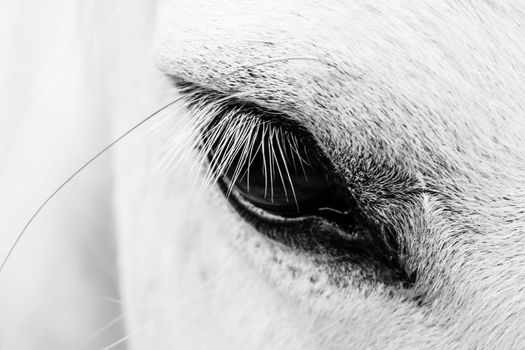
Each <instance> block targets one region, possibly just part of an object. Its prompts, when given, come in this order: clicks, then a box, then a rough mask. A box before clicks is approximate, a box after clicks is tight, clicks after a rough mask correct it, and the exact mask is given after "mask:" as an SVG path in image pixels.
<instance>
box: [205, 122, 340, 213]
mask: <svg viewBox="0 0 525 350" xmlns="http://www.w3.org/2000/svg"><path fill="white" fill-rule="evenodd" d="M290 129H291V128H287V127H286V125H280V124H278V123H277V122H276V121H268V120H261V119H260V118H258V117H256V116H253V115H241V116H239V115H237V119H232V120H229V121H224V120H223V121H222V122H219V123H215V124H212V126H211V127H210V128H209V129H208V132H207V133H205V135H213V136H209V138H211V139H212V141H210V140H207V141H208V145H209V146H208V149H209V152H208V153H209V160H210V164H211V166H212V168H213V169H214V171H215V172H216V175H217V176H219V178H220V180H221V181H222V183H223V185H224V187H225V188H226V191H227V194H228V195H230V194H231V192H232V191H233V192H235V194H236V195H237V196H239V197H240V198H242V199H243V200H244V201H246V202H248V203H250V204H251V205H253V206H254V207H256V208H258V209H261V210H263V211H265V212H267V213H269V214H273V215H277V216H281V217H287V218H294V217H303V216H309V215H320V216H324V214H330V215H334V213H345V212H347V211H348V210H349V205H348V204H347V203H346V201H345V200H344V199H343V198H342V196H341V195H340V191H338V187H337V185H336V183H335V182H334V181H333V180H332V178H331V176H330V174H328V172H327V170H326V168H325V166H324V165H323V164H322V162H321V161H320V160H319V158H318V156H317V155H316V153H315V152H314V151H313V150H312V149H311V147H310V146H309V142H306V141H305V140H304V137H303V136H302V135H297V133H296V132H295V131H292V130H290Z"/></svg>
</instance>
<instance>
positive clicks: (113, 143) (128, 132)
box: [0, 57, 333, 272]
mask: <svg viewBox="0 0 525 350" xmlns="http://www.w3.org/2000/svg"><path fill="white" fill-rule="evenodd" d="M290 61H312V62H317V63H320V64H323V65H326V66H327V67H333V65H332V64H330V63H329V62H326V61H324V60H322V59H319V58H315V57H284V58H276V59H272V60H266V61H262V62H257V63H250V64H245V65H241V66H239V67H238V68H236V69H234V70H232V71H231V72H229V73H226V74H224V75H222V76H220V77H219V78H217V79H215V80H214V81H212V83H217V82H220V81H222V80H223V79H225V78H227V77H229V76H232V75H235V74H237V73H239V72H242V71H245V70H246V69H250V68H254V67H260V66H263V65H268V64H275V63H280V62H290ZM181 92H183V93H186V92H187V91H181ZM190 94H191V92H190ZM181 99H182V97H180V98H177V99H175V100H173V101H171V102H169V103H167V104H166V105H164V106H163V107H161V108H160V109H158V110H157V111H155V112H154V113H152V114H150V115H149V116H148V117H146V118H144V119H143V120H141V121H140V122H138V123H137V124H135V125H134V126H133V127H131V128H130V129H128V130H127V131H126V132H124V133H123V134H122V135H121V136H119V137H118V138H116V139H115V140H114V141H112V142H111V143H109V144H108V145H107V146H106V147H104V148H103V149H102V150H100V151H99V152H97V153H96V154H95V155H94V156H92V157H91V158H89V159H88V160H87V161H86V162H85V163H84V164H83V165H82V166H81V167H80V168H78V169H77V170H76V171H75V172H73V173H72V174H71V175H70V176H69V177H68V178H67V179H65V180H64V182H62V183H61V184H60V185H59V186H58V187H57V188H56V189H55V190H54V191H53V192H52V193H51V194H50V195H49V196H48V197H47V198H46V199H45V200H44V201H43V202H42V204H40V206H38V207H37V209H36V210H35V211H34V212H33V214H32V215H31V217H30V218H29V219H28V220H27V221H26V223H25V225H24V227H23V228H22V230H20V232H19V233H18V235H17V236H16V238H15V240H14V242H13V243H12V244H11V246H10V247H9V250H8V251H7V254H6V255H5V256H4V258H3V259H2V263H1V264H0V272H1V271H3V269H4V267H5V265H6V263H7V261H8V260H9V258H10V257H11V255H12V254H13V252H14V250H15V248H16V247H17V246H18V244H19V242H20V240H21V239H22V236H23V235H24V233H25V232H26V231H27V229H28V228H29V226H30V225H31V224H32V222H33V221H34V220H35V218H36V217H37V216H38V215H39V214H40V212H41V211H42V210H43V209H44V208H45V207H46V206H47V204H48V203H49V202H50V201H51V200H52V199H53V198H54V197H55V196H56V195H57V194H58V193H59V192H60V191H61V190H62V189H63V188H64V187H65V186H67V185H68V184H69V183H70V182H71V181H72V180H73V179H74V178H75V177H76V176H77V175H78V174H80V173H82V172H83V171H84V169H86V168H87V167H89V166H90V165H91V164H92V163H93V162H94V161H96V160H97V159H98V158H100V156H102V155H103V154H105V153H106V152H107V151H108V150H109V149H111V148H113V147H114V146H115V145H116V144H118V143H119V142H120V141H121V140H123V139H124V138H126V137H127V136H128V135H130V134H131V133H133V132H134V131H135V130H137V129H139V128H141V127H142V126H143V125H145V124H146V123H147V122H148V121H150V120H151V119H153V118H155V117H157V115H158V114H160V113H161V112H163V111H165V110H167V109H168V108H170V107H171V106H173V105H175V104H176V103H178V102H179V101H180V100H181ZM198 120H200V122H201V123H203V122H205V120H206V119H205V118H198ZM194 130H195V129H194ZM197 130H200V129H199V128H197ZM190 145H191V143H190ZM177 154H178V156H175V155H174V156H173V158H172V162H173V161H175V162H178V161H179V160H180V159H182V158H184V157H183V156H182V157H181V156H180V155H181V154H183V151H180V152H179V153H177ZM201 156H202V155H201Z"/></svg>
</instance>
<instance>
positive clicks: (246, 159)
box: [160, 93, 308, 207]
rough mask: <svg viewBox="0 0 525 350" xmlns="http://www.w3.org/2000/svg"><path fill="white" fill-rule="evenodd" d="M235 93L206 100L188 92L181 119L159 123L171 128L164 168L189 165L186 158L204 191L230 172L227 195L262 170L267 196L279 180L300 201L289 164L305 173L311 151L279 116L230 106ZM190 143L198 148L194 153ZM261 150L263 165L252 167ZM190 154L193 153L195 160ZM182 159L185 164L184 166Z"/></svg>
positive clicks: (290, 194) (199, 189)
mask: <svg viewBox="0 0 525 350" xmlns="http://www.w3.org/2000/svg"><path fill="white" fill-rule="evenodd" d="M195 97H197V98H195ZM232 98H238V96H233V97H230V98H222V99H219V100H217V101H214V102H210V101H208V100H204V98H201V97H198V94H195V93H194V94H193V95H191V96H190V97H188V98H186V100H185V101H186V102H184V104H183V106H182V109H184V110H185V111H186V113H185V115H183V116H182V117H181V118H179V121H178V123H174V124H173V125H171V126H170V127H166V126H165V127H163V128H161V129H164V130H169V131H173V135H169V136H168V142H167V144H166V145H165V146H164V147H163V148H162V153H163V154H162V155H161V158H163V159H164V160H161V161H160V163H161V164H164V166H163V167H162V169H163V170H164V171H166V172H167V176H169V173H170V172H171V171H178V170H179V169H182V168H184V171H188V164H192V165H193V166H192V170H191V172H190V174H191V175H190V176H192V177H193V178H194V179H198V180H196V183H194V184H193V186H194V187H198V191H197V192H198V193H200V194H202V193H206V192H208V191H209V190H210V189H211V188H212V187H213V186H214V185H215V184H216V183H217V181H218V180H219V179H220V178H221V176H222V175H224V174H226V173H228V174H231V179H229V184H228V187H227V189H226V195H227V196H229V195H231V192H232V191H233V189H234V186H235V183H236V181H237V180H239V179H243V178H246V182H247V186H248V188H249V183H250V176H251V172H253V171H261V172H262V175H263V178H264V187H265V194H264V196H265V197H268V196H269V197H270V200H271V201H273V200H274V194H275V186H276V184H277V182H276V181H278V183H280V184H281V185H282V189H283V191H284V195H285V197H286V199H287V200H289V197H291V198H293V200H294V202H295V204H296V206H297V207H298V201H297V196H296V193H295V188H294V184H293V181H292V175H291V173H290V170H291V168H290V166H291V165H290V166H289V165H288V164H289V163H290V162H291V163H292V164H293V167H294V168H295V167H296V164H297V163H298V164H299V166H300V167H301V169H302V170H303V173H304V175H305V177H306V170H305V164H308V161H307V160H306V159H304V158H305V157H307V155H301V152H300V151H299V143H298V140H297V138H296V137H295V136H294V135H293V134H291V133H290V132H287V131H284V130H282V129H281V128H280V127H279V126H278V125H276V124H275V122H270V121H267V120H262V119H260V118H259V117H257V116H255V115H253V114H251V113H250V112H244V111H242V109H241V108H234V109H231V106H229V103H231V99H232ZM188 101H190V102H188ZM189 149H193V150H195V151H196V152H194V153H193V154H191V153H190V152H188V150H189ZM257 154H260V155H261V156H262V169H260V170H259V169H251V168H250V165H251V164H252V162H253V160H254V158H255V156H256V155H257ZM210 155H211V156H210ZM188 157H193V158H194V159H193V161H192V160H190V159H189V158H188ZM182 164H184V165H185V166H184V167H180V166H179V165H182ZM166 165H168V166H166ZM197 181H198V183H197Z"/></svg>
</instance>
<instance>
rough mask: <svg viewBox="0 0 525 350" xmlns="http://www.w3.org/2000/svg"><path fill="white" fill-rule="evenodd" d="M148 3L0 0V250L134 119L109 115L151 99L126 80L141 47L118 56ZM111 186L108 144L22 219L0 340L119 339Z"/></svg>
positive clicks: (2, 296) (96, 343)
mask: <svg viewBox="0 0 525 350" xmlns="http://www.w3.org/2000/svg"><path fill="white" fill-rule="evenodd" d="M143 2H144V1H143ZM151 4H152V2H150V3H149V5H144V4H140V2H139V1H129V0H128V1H126V0H124V1H123V0H47V1H36V0H2V1H0V258H2V259H3V257H4V256H5V255H6V254H7V252H8V250H9V247H10V245H11V244H12V243H13V242H14V241H15V239H16V236H17V234H18V233H19V232H20V230H21V229H22V228H23V226H24V224H25V222H26V221H27V220H28V219H29V218H30V217H31V215H32V213H33V212H34V210H36V209H37V208H38V206H39V205H40V204H41V203H42V202H43V201H44V200H45V199H46V197H47V196H48V195H49V194H50V193H52V192H53V191H54V190H55V189H56V188H57V187H58V186H59V185H60V184H61V183H62V182H63V181H64V180H65V179H66V178H67V177H68V176H69V175H70V174H71V173H73V172H74V171H75V170H76V169H77V168H78V167H80V166H81V165H82V164H83V163H84V162H85V161H86V160H87V159H89V157H90V156H92V155H93V154H95V153H96V152H97V151H98V150H100V149H101V148H103V147H104V146H105V145H106V144H107V143H109V142H110V141H111V139H112V137H114V136H115V135H118V134H119V133H121V132H122V131H124V130H126V129H127V128H128V127H129V126H131V125H133V124H134V123H135V122H136V121H137V120H138V119H139V118H142V117H144V115H138V114H137V115H136V116H134V115H133V114H130V116H129V118H124V119H122V121H120V122H112V121H111V120H112V119H111V118H110V115H111V114H112V113H115V112H118V113H126V109H132V108H133V106H131V105H130V103H129V101H134V103H137V104H140V105H141V110H142V109H144V110H147V109H150V108H151V109H153V108H154V106H153V104H151V106H150V105H149V104H150V102H149V101H147V97H144V96H141V94H140V89H136V88H134V87H136V86H137V85H138V84H140V83H141V82H142V80H141V77H142V76H141V73H140V72H138V73H136V74H135V72H133V67H134V66H135V65H137V64H139V63H138V62H140V60H144V57H145V56H144V57H141V55H140V54H139V55H135V56H138V57H135V56H133V57H125V54H123V53H124V52H127V51H126V50H127V49H126V48H127V47H129V46H130V45H135V46H136V45H137V42H139V43H140V42H141V41H142V42H143V43H144V41H145V40H149V38H148V37H147V35H146V34H145V33H146V32H147V31H146V30H145V28H146V27H148V26H149V25H150V23H151V21H150V18H151V16H149V15H148V13H147V12H144V7H147V8H148V9H149V8H152V7H153V6H152V5H151ZM131 18H133V19H134V20H130V19H131ZM148 28H149V27H148ZM139 65H140V64H139ZM151 69H153V67H151ZM130 73H131V74H130ZM144 74H145V73H144ZM125 77H128V78H125ZM125 79H128V80H127V81H124V80H125ZM114 81H119V83H118V84H113V83H112V82H114ZM117 85H118V86H121V87H122V88H121V89H117V88H116V86H117ZM115 100H118V101H121V103H122V104H123V105H124V106H125V107H122V108H120V107H119V104H118V103H115ZM122 101H124V102H122ZM111 191H112V187H111V152H109V153H108V154H106V155H104V156H103V157H101V158H100V159H99V160H98V161H96V162H95V163H94V164H92V165H91V166H90V167H89V168H88V169H86V171H85V172H83V173H82V174H80V175H79V176H78V177H77V178H75V179H74V180H73V181H72V182H71V183H70V184H69V185H68V186H66V187H65V188H64V190H63V191H62V192H60V193H59V194H58V195H57V196H56V198H54V199H53V200H52V201H51V202H50V203H49V205H47V206H46V207H45V208H44V210H43V211H42V213H41V215H39V216H38V217H37V218H36V220H35V221H34V222H33V224H32V225H31V226H30V227H29V229H28V230H27V232H26V233H25V235H24V237H22V240H21V241H20V244H19V246H18V247H17V248H16V249H15V251H14V253H13V255H12V256H11V258H10V259H9V261H8V263H7V265H6V266H5V269H4V270H3V271H1V272H0V349H124V348H125V341H123V338H124V337H125V333H124V331H123V329H124V322H123V319H124V317H123V316H124V315H123V314H122V311H121V306H122V305H121V301H120V298H119V292H118V288H117V283H118V274H117V269H116V257H115V252H114V247H115V243H114V235H113V231H114V223H113V222H112V214H111V212H112V210H111V209H112V208H111Z"/></svg>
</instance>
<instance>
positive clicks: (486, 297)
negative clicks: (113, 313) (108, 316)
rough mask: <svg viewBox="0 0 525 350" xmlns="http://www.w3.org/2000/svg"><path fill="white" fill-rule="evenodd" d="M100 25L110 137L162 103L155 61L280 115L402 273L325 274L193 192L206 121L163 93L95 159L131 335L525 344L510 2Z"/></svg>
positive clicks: (523, 22) (230, 340)
mask: <svg viewBox="0 0 525 350" xmlns="http://www.w3.org/2000/svg"><path fill="white" fill-rule="evenodd" d="M113 24H114V28H112V30H109V31H108V33H106V35H105V36H104V37H103V38H101V39H100V40H101V44H100V48H101V51H100V52H101V55H102V57H103V59H104V64H105V65H107V67H108V68H109V69H108V73H107V74H106V76H105V78H106V80H105V81H104V82H103V86H105V87H108V91H110V92H111V99H110V100H111V103H107V100H104V103H106V108H107V109H105V111H107V112H108V114H111V117H112V122H113V125H114V130H115V134H117V135H118V134H120V132H121V130H123V129H125V126H129V125H131V124H133V122H134V121H137V120H140V119H141V118H143V117H145V116H146V115H147V114H149V113H150V112H151V111H152V110H153V109H155V108H156V107H158V106H160V105H162V104H163V103H166V102H167V101H170V100H172V99H173V98H176V97H177V96H178V95H177V93H176V91H174V88H173V86H171V85H170V82H169V81H168V80H167V79H165V78H163V77H162V74H161V73H160V72H157V71H155V69H154V68H153V66H154V64H156V65H157V67H158V68H160V70H161V71H162V72H163V73H166V74H169V75H176V76H178V77H181V78H184V79H186V80H188V81H191V82H193V83H195V84H198V85H201V86H203V87H207V88H210V89H215V90H217V91H220V92H222V93H225V94H229V95H234V94H235V95H237V96H241V97H242V99H244V100H247V101H250V102H254V103H257V104H259V105H261V106H264V107H267V108H271V109H274V110H278V111H280V112H283V113H286V114H287V115H289V116H290V117H291V118H293V119H295V120H296V121H298V122H300V123H301V124H303V125H304V126H305V127H306V128H308V130H309V131H310V132H311V133H312V134H313V135H314V136H315V138H316V140H317V142H318V143H319V145H320V147H321V148H322V149H323V151H324V152H325V153H326V154H327V156H329V157H330V158H331V159H332V160H333V161H334V163H335V164H336V165H338V166H339V169H340V170H341V171H342V172H343V173H344V174H345V176H346V178H347V179H349V180H351V181H350V182H351V184H352V185H351V186H349V188H350V190H351V191H352V192H353V193H354V194H355V195H356V196H358V197H359V198H360V201H361V203H362V204H363V206H364V207H366V208H367V209H366V214H367V215H369V216H370V217H372V218H373V219H374V220H377V221H379V222H382V223H384V224H385V225H388V226H389V227H391V228H393V229H395V232H396V233H397V234H398V235H399V241H400V244H401V246H402V247H403V248H404V249H405V250H406V254H404V255H403V256H402V259H403V264H404V265H405V266H406V268H407V270H409V271H417V280H416V283H415V285H414V286H411V287H410V288H408V289H400V288H393V287H391V286H384V285H382V284H381V283H375V282H370V283H364V284H363V285H360V286H359V287H356V286H355V285H354V284H353V282H354V281H355V279H356V276H355V275H354V273H353V272H352V271H350V272H349V273H348V275H346V276H343V277H344V278H345V281H346V282H347V284H346V285H345V286H343V287H342V286H340V285H336V284H334V283H333V281H331V280H330V278H329V277H328V275H327V271H326V269H325V268H324V267H323V266H324V265H323V264H322V263H321V264H320V263H319V259H317V260H315V259H313V258H312V256H310V255H308V254H306V253H301V252H298V251H294V250H293V249H291V248H289V247H285V246H283V245H281V244H278V243H275V242H272V241H270V240H268V239H267V238H265V237H264V236H263V235H261V234H259V233H258V232H256V231H255V230H254V229H253V228H252V227H251V226H250V225H248V224H247V223H245V222H244V221H243V220H242V219H241V218H240V216H239V215H238V214H236V213H235V211H234V210H233V209H232V208H230V206H229V204H228V203H227V201H226V200H225V199H224V198H223V195H222V194H221V193H220V191H218V190H217V189H212V190H211V191H195V184H199V183H200V182H202V181H203V180H205V179H206V177H207V175H206V169H205V168H204V169H203V168H201V166H202V163H203V162H202V154H198V152H197V151H195V150H192V149H191V147H188V145H194V144H195V140H194V137H195V130H194V129H192V128H191V126H194V125H195V120H197V121H199V122H200V121H201V120H204V121H205V119H206V118H207V117H209V115H208V116H207V115H196V114H195V112H194V111H189V110H187V109H186V108H185V105H184V104H183V103H180V104H177V105H176V106H173V107H172V108H170V109H168V110H167V111H166V112H165V113H164V114H163V115H162V116H160V118H159V119H157V121H158V124H156V125H153V126H154V128H155V132H153V133H146V134H140V135H132V136H131V137H129V138H128V139H127V140H126V146H125V147H122V148H120V149H119V150H118V151H116V152H115V156H114V158H113V159H112V162H113V169H114V202H113V215H114V219H115V226H116V227H115V229H116V233H117V246H118V248H117V249H118V256H119V257H118V258H119V274H120V287H121V294H122V299H123V309H124V312H125V317H126V323H127V328H126V333H127V335H128V337H129V339H128V340H127V341H128V344H129V347H130V348H132V349H174V348H175V349H210V348H213V349H323V350H324V349H494V348H498V349H499V348H501V349H519V348H524V347H525V335H524V334H525V333H524V332H523V331H524V327H523V324H524V323H525V293H524V290H525V253H524V251H525V235H524V233H523V230H524V225H525V218H524V213H525V191H524V188H525V183H524V182H525V180H524V178H525V167H524V165H523V164H524V160H525V137H524V136H523V135H525V118H524V114H525V102H524V101H525V100H524V98H523V97H524V96H525V39H524V35H523V34H524V31H523V28H524V27H525V4H524V3H523V2H522V1H518V0H504V1H499V2H497V3H496V2H493V1H478V2H466V1H463V2H460V1H453V0H446V1H431V0H422V1H406V0H394V1H387V0H380V1H370V0H355V1H342V0H328V1H322V2H321V1H313V0H304V1H301V2H298V1H292V0H266V1H248V0H217V1H213V2H210V1H203V0H192V1H190V0H187V1H186V0H164V1H162V2H161V3H159V4H157V3H155V2H148V3H145V2H143V3H139V2H137V3H134V2H131V3H130V4H127V6H125V7H124V10H123V11H122V12H121V13H119V16H116V17H115V20H114V22H113ZM152 47H153V49H152ZM152 50H153V51H152ZM154 62H155V63H154ZM197 124H198V123H197ZM188 125H189V126H190V128H189V129H187V128H184V127H182V126H188ZM155 126H156V127H155ZM192 137H193V139H192ZM174 148H176V149H175V150H174ZM159 153H160V154H162V157H164V159H166V160H167V161H166V164H161V165H160V167H161V168H163V169H168V171H167V172H166V171H158V170H154V169H158V168H159V163H161V160H162V159H160V158H159ZM180 153H182V154H180ZM164 165H166V166H165V167H163V166H164ZM195 169H196V170H195ZM397 177H406V178H410V179H413V180H414V181H413V185H412V186H413V189H414V192H417V195H414V196H412V195H410V194H408V193H407V191H408V190H409V189H408V188H406V187H400V188H397V187H395V184H396V181H397ZM384 190H389V191H392V193H393V196H391V197H389V198H386V197H385V196H384ZM410 190H411V189H410ZM327 259H328V258H327ZM416 296H418V297H419V300H420V302H421V303H420V304H417V303H416V302H414V301H412V298H413V297H416ZM116 344H117V343H116Z"/></svg>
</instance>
